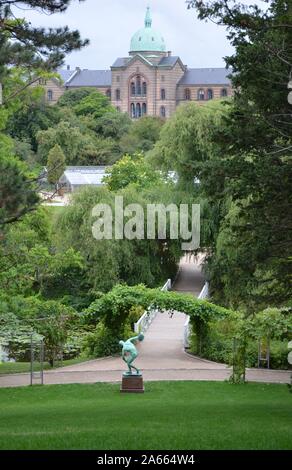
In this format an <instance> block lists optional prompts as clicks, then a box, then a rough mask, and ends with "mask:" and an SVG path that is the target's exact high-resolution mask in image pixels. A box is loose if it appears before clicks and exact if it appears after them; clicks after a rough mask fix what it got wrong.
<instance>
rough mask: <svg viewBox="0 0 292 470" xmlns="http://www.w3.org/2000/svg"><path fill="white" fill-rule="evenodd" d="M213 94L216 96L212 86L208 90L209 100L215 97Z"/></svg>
mask: <svg viewBox="0 0 292 470" xmlns="http://www.w3.org/2000/svg"><path fill="white" fill-rule="evenodd" d="M213 96H214V93H213V90H212V89H211V88H209V89H208V90H207V99H208V100H212V99H213Z"/></svg>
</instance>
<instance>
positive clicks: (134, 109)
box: [131, 103, 136, 119]
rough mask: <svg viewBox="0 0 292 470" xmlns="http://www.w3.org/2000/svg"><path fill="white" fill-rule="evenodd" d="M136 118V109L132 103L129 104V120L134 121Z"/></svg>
mask: <svg viewBox="0 0 292 470" xmlns="http://www.w3.org/2000/svg"><path fill="white" fill-rule="evenodd" d="M135 117H136V107H135V105H134V103H132V104H131V118H132V119H135Z"/></svg>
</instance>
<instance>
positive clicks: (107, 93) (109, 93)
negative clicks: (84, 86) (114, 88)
mask: <svg viewBox="0 0 292 470" xmlns="http://www.w3.org/2000/svg"><path fill="white" fill-rule="evenodd" d="M106 96H107V97H108V98H111V96H112V93H111V90H106Z"/></svg>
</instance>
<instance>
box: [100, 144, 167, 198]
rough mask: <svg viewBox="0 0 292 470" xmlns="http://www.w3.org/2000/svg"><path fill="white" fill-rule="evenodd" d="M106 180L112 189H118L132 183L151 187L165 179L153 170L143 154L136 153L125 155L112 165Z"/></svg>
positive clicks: (140, 186) (141, 186)
mask: <svg viewBox="0 0 292 470" xmlns="http://www.w3.org/2000/svg"><path fill="white" fill-rule="evenodd" d="M104 181H105V183H106V184H107V185H108V187H109V189H110V190H111V191H118V190H120V189H123V188H126V187H127V186H128V185H130V184H134V185H135V186H137V187H139V188H141V189H142V188H149V187H151V186H155V185H156V184H158V183H159V182H160V183H162V182H163V179H162V176H161V174H160V173H159V172H158V171H153V168H152V167H151V166H150V165H149V164H148V163H147V162H146V161H145V158H144V156H143V155H142V154H137V153H136V154H134V155H133V156H130V155H125V156H124V157H123V158H122V159H121V160H119V161H118V162H117V163H115V164H114V165H113V166H112V167H110V168H109V169H108V175H107V176H106V177H105V178H104Z"/></svg>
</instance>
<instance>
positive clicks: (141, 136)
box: [120, 116, 164, 154]
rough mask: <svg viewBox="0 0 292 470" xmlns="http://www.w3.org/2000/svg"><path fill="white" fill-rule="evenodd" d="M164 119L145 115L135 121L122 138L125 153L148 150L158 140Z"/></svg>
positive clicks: (121, 143)
mask: <svg viewBox="0 0 292 470" xmlns="http://www.w3.org/2000/svg"><path fill="white" fill-rule="evenodd" d="M163 125H164V120H162V119H160V118H157V117H152V116H144V117H142V118H141V119H138V120H137V121H135V122H134V123H133V124H132V126H131V127H130V128H129V132H127V133H126V134H124V135H123V136H122V138H121V142H120V146H121V150H122V152H123V153H128V154H133V153H135V152H148V150H151V149H152V148H153V146H154V144H155V143H156V142H157V141H158V138H159V135H160V131H161V129H162V127H163Z"/></svg>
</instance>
